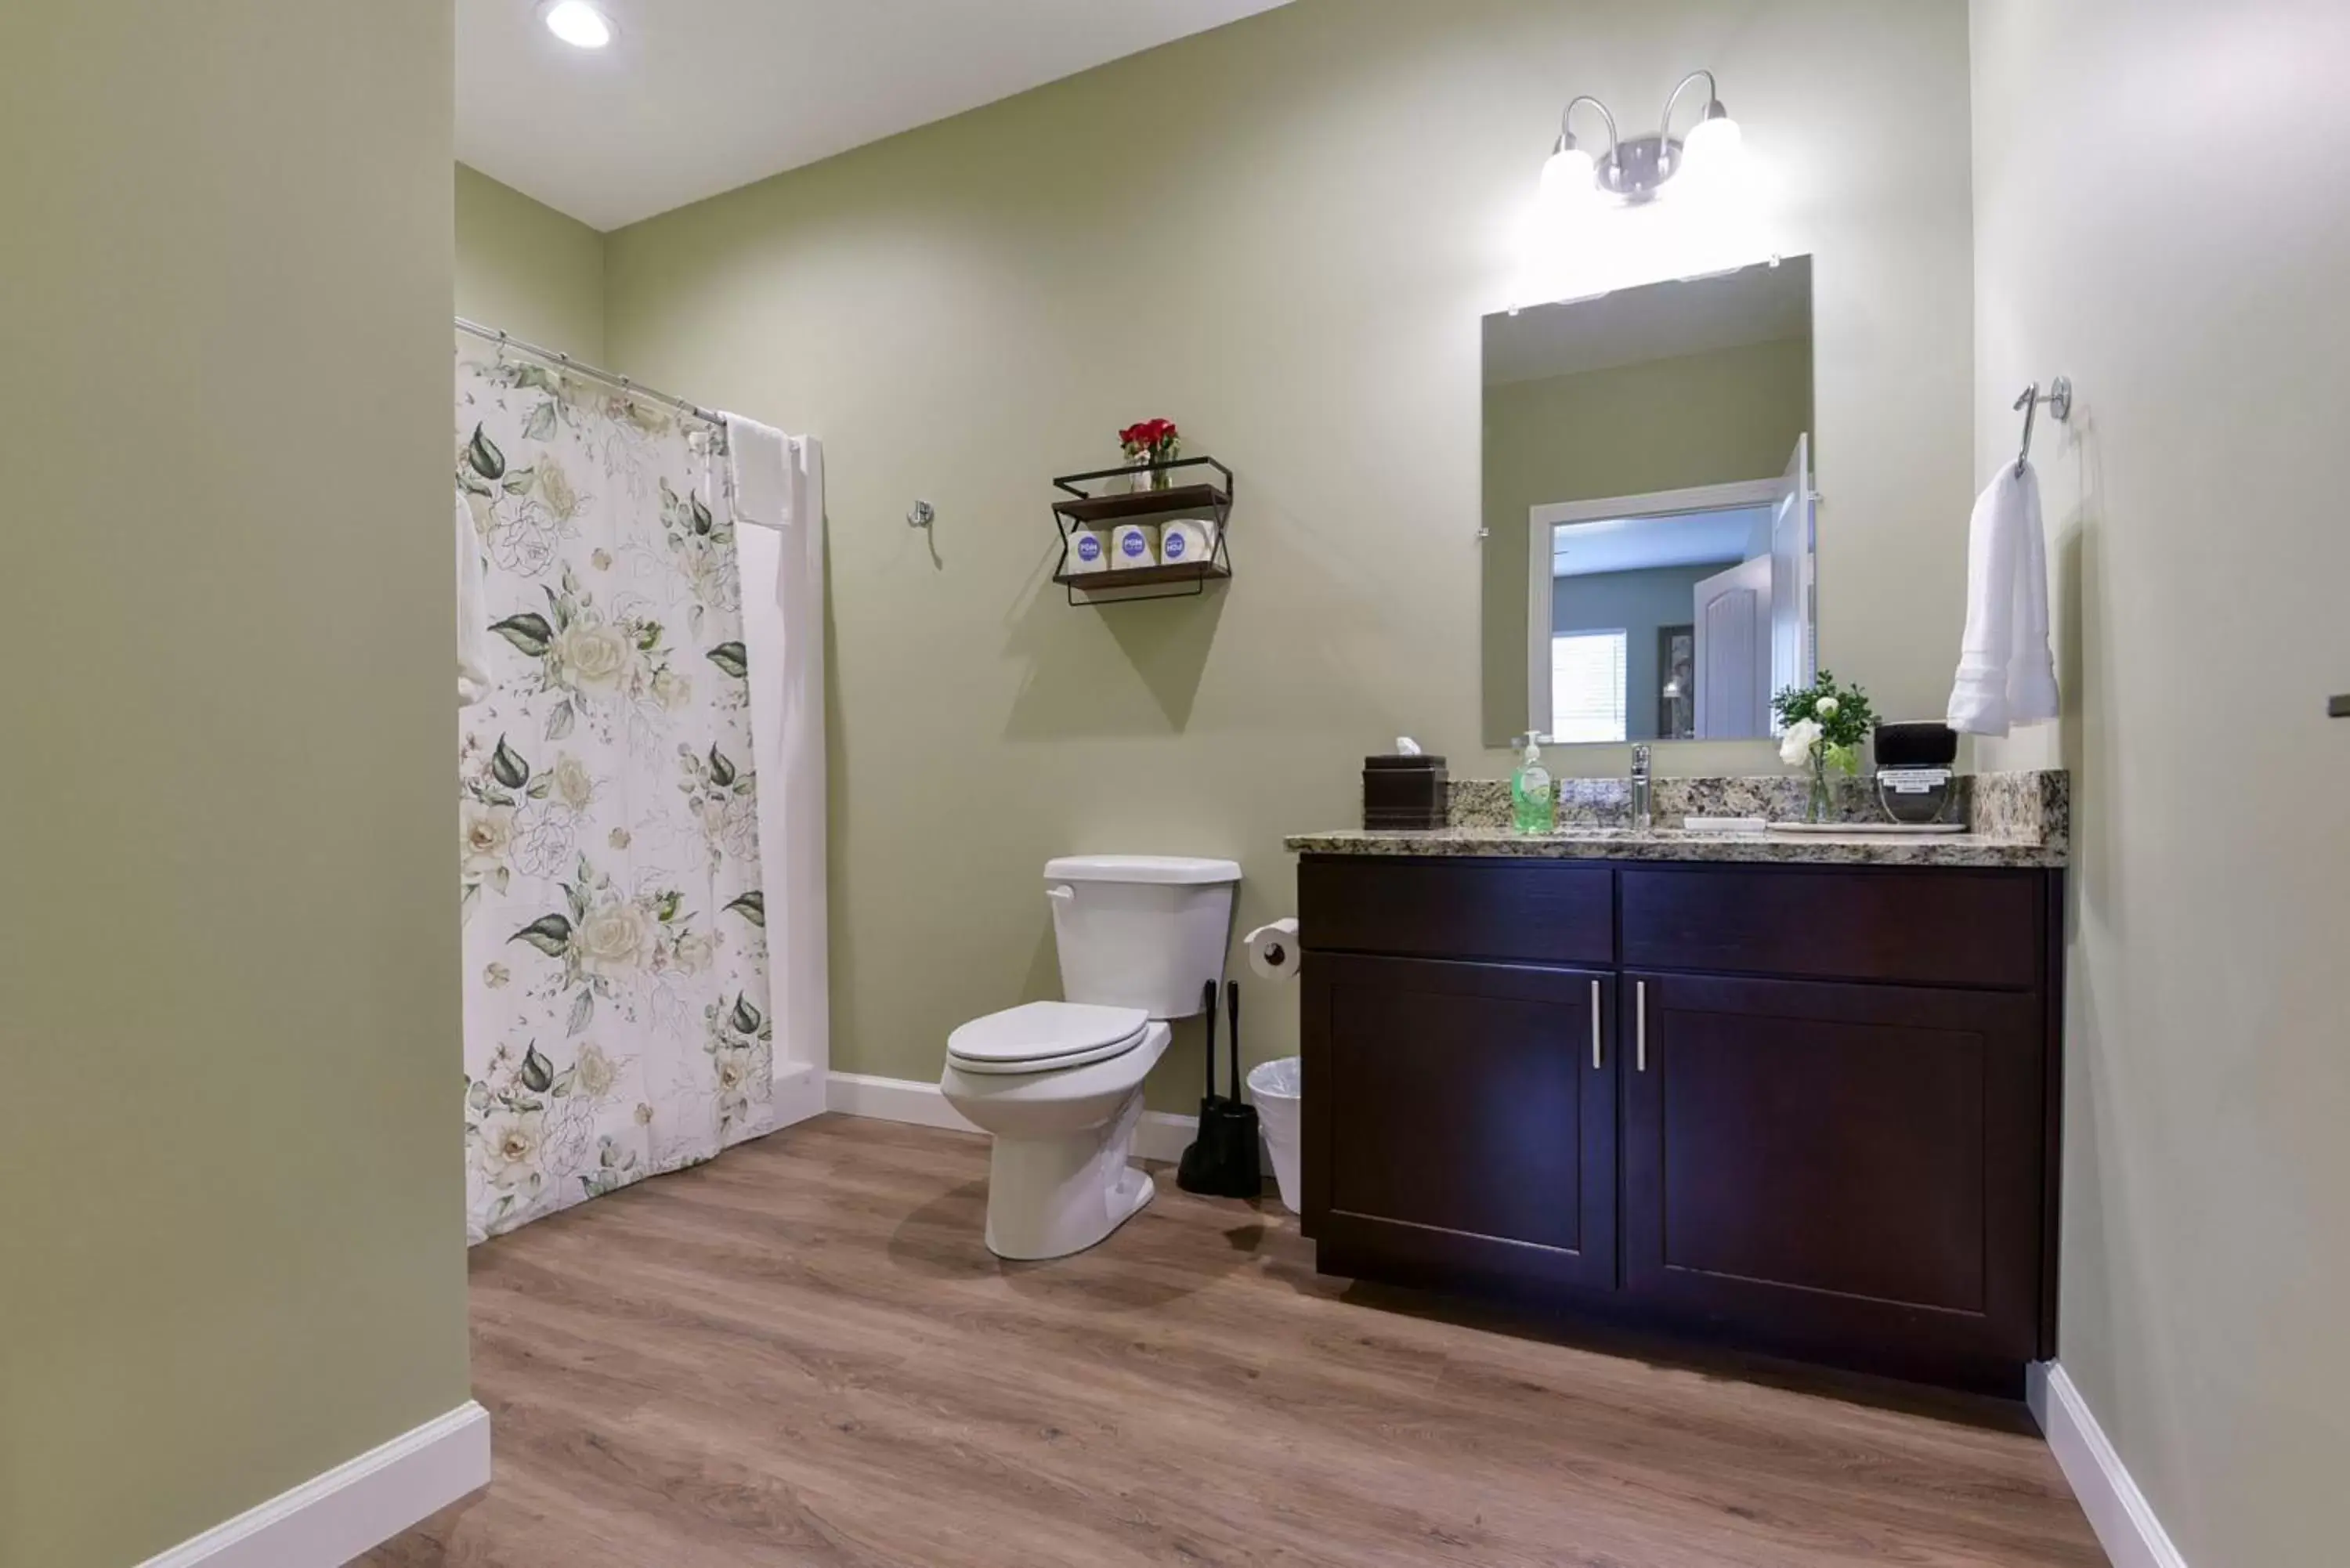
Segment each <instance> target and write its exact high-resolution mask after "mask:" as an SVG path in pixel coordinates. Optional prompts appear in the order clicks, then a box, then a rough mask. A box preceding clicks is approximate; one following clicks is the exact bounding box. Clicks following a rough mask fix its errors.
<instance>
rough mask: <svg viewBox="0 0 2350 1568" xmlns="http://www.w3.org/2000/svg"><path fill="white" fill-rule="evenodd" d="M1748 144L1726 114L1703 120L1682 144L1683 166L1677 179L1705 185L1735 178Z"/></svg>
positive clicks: (1732, 120) (1677, 174) (1735, 124)
mask: <svg viewBox="0 0 2350 1568" xmlns="http://www.w3.org/2000/svg"><path fill="white" fill-rule="evenodd" d="M1745 140H1746V139H1745V137H1744V135H1743V134H1742V132H1741V131H1740V130H1739V129H1738V122H1737V121H1736V120H1734V119H1731V118H1730V117H1729V116H1728V115H1726V114H1718V115H1716V116H1714V117H1713V118H1712V119H1704V120H1700V121H1699V122H1698V124H1697V126H1696V128H1695V129H1694V130H1691V131H1690V133H1689V140H1686V141H1684V142H1683V143H1682V144H1681V166H1680V169H1679V171H1678V172H1677V173H1676V174H1675V176H1674V178H1676V179H1677V180H1688V181H1690V182H1692V183H1694V184H1705V185H1710V184H1713V183H1715V182H1718V181H1722V180H1726V179H1733V178H1735V177H1736V172H1737V169H1738V165H1739V163H1740V161H1741V159H1742V150H1743V148H1744V146H1745Z"/></svg>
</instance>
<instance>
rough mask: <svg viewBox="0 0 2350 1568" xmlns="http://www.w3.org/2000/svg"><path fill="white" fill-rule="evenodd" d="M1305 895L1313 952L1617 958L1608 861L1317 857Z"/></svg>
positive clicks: (1302, 888)
mask: <svg viewBox="0 0 2350 1568" xmlns="http://www.w3.org/2000/svg"><path fill="white" fill-rule="evenodd" d="M1297 898H1298V923H1299V926H1300V928H1301V929H1300V932H1299V935H1300V938H1301V940H1303V942H1304V943H1305V948H1306V949H1307V950H1308V951H1316V950H1319V951H1337V952H1361V953H1390V954H1394V955H1396V956H1398V957H1401V958H1446V959H1467V960H1475V959H1503V960H1508V961H1514V962H1519V963H1551V964H1612V963H1614V962H1615V961H1616V915H1615V873H1614V872H1613V870H1611V869H1610V868H1609V867H1606V866H1563V865H1559V864H1556V863H1554V862H1550V861H1534V860H1525V861H1513V860H1433V859H1431V860H1413V859H1405V858H1400V857H1398V858H1379V857H1348V856H1333V857H1314V856H1309V857H1306V858H1305V861H1304V862H1302V863H1301V864H1300V865H1299V867H1298V871H1297Z"/></svg>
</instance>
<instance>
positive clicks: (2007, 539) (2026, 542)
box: [1950, 462, 2056, 735]
mask: <svg viewBox="0 0 2350 1568" xmlns="http://www.w3.org/2000/svg"><path fill="white" fill-rule="evenodd" d="M2021 468H2022V472H2018V471H2017V470H2018V465H2017V464H2014V463H2002V464H2000V469H1999V476H1998V477H1997V478H1995V479H1993V480H1992V481H1991V487H1990V488H1989V489H1987V490H1985V491H1984V492H1983V493H1982V494H1981V497H1980V498H1978V499H1977V500H1976V502H1975V511H1974V518H1973V521H1972V522H1970V524H1968V528H1967V629H1966V636H1965V639H1964V640H1963V641H1961V642H1960V647H1959V674H1958V680H1957V681H1956V683H1955V684H1953V685H1952V687H1951V688H1950V728H1951V729H1953V730H1956V731H1958V732H1960V733H1961V734H1968V735H2004V734H2006V733H2007V732H2008V731H2009V729H2010V728H2012V726H2014V725H2017V724H2044V723H2047V722H2049V721H2051V720H2053V719H2054V718H2055V717H2056V658H2055V655H2054V653H2052V652H2051V651H2050V650H2049V647H2048V540H2047V536H2046V534H2045V532H2044V530H2043V527H2042V524H2041V520H2040V475H2039V474H2038V473H2036V472H2033V468H2032V465H2031V464H2030V463H2028V462H2027V463H2023V464H2022V465H2021Z"/></svg>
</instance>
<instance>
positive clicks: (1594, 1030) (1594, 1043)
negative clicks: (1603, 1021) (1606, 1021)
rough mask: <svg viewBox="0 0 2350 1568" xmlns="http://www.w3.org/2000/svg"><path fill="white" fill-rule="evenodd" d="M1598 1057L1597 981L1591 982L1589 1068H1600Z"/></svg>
mask: <svg viewBox="0 0 2350 1568" xmlns="http://www.w3.org/2000/svg"><path fill="white" fill-rule="evenodd" d="M1600 1066H1601V1063H1600V1058H1599V982H1598V981H1596V980H1595V981H1592V982H1591V1070H1592V1071H1593V1072H1595V1073H1596V1072H1598V1071H1599V1070H1600Z"/></svg>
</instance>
